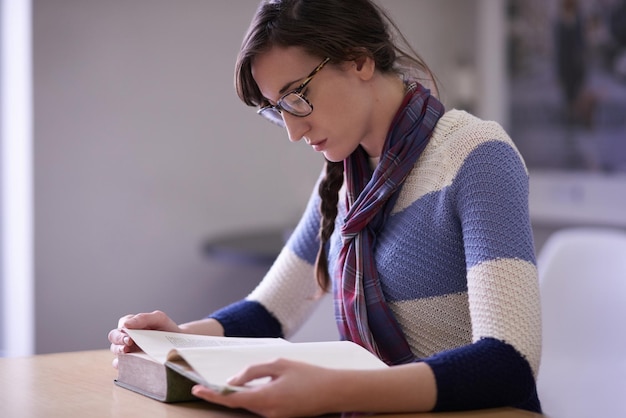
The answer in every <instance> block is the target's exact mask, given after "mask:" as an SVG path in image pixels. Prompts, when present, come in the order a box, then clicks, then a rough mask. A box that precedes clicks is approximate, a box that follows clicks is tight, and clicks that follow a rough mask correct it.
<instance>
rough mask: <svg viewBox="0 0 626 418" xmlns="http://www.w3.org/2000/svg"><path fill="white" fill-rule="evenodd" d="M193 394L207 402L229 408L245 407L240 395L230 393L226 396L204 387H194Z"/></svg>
mask: <svg viewBox="0 0 626 418" xmlns="http://www.w3.org/2000/svg"><path fill="white" fill-rule="evenodd" d="M191 393H192V394H193V395H194V396H196V397H198V398H200V399H204V400H205V401H208V402H212V403H216V404H219V405H223V406H227V407H229V408H241V407H243V406H242V404H241V402H240V399H239V396H237V395H240V394H239V393H232V392H230V393H227V394H224V393H221V392H218V391H215V390H213V389H210V388H207V387H206V386H202V385H195V386H194V387H192V388H191Z"/></svg>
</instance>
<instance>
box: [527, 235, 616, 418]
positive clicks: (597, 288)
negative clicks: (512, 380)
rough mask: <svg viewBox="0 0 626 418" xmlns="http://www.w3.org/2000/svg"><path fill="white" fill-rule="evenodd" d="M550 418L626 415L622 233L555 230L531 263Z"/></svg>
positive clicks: (543, 394) (543, 395)
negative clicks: (534, 268)
mask: <svg viewBox="0 0 626 418" xmlns="http://www.w3.org/2000/svg"><path fill="white" fill-rule="evenodd" d="M537 267H538V270H539V284H540V290H541V307H542V322H543V352H542V358H541V366H540V368H539V376H538V381H537V389H538V391H539V399H540V400H541V402H542V406H543V409H544V413H545V414H546V415H547V416H549V417H550V418H594V417H602V418H618V417H619V418H624V417H626V232H625V231H621V230H616V229H609V228H570V229H563V230H560V231H557V232H555V233H554V234H553V235H551V236H550V237H549V238H548V240H547V241H546V243H545V245H544V247H543V248H542V249H541V252H540V253H539V256H538V259H537Z"/></svg>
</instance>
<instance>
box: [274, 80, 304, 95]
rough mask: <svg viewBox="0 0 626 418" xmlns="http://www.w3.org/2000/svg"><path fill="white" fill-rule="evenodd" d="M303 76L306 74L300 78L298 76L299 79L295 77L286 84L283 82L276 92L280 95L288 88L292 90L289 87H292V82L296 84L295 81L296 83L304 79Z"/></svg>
mask: <svg viewBox="0 0 626 418" xmlns="http://www.w3.org/2000/svg"><path fill="white" fill-rule="evenodd" d="M305 78H306V76H304V77H302V78H299V79H297V80H294V81H290V82H288V83H287V84H285V85H284V86H283V87H282V88H281V89H280V90H278V94H280V95H281V96H282V95H283V94H285V93H287V92H288V91H289V90H292V89H291V87H292V86H293V85H294V84H296V83H298V82H300V81H302V80H304V79H305Z"/></svg>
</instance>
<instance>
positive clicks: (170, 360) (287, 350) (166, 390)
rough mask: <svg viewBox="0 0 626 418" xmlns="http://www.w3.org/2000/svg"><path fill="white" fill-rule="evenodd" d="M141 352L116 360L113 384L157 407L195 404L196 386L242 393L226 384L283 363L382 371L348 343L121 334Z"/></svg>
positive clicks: (371, 357) (381, 365) (369, 355)
mask: <svg viewBox="0 0 626 418" xmlns="http://www.w3.org/2000/svg"><path fill="white" fill-rule="evenodd" d="M126 332H127V333H128V335H129V336H130V337H131V338H132V339H133V340H134V341H135V343H136V344H137V346H139V348H141V349H142V350H143V352H137V353H130V354H120V355H118V377H117V379H116V380H115V383H116V384H117V385H119V386H122V387H124V388H126V389H130V390H133V391H135V392H138V393H141V394H143V395H146V396H149V397H151V398H154V399H157V400H160V401H162V402H179V401H188V400H192V399H195V398H194V397H193V395H191V387H192V386H193V385H194V384H196V383H199V384H202V385H204V386H207V387H210V388H213V389H215V390H219V391H222V392H229V391H239V390H247V389H249V387H250V386H252V385H258V384H264V383H267V379H257V380H255V381H253V382H250V383H249V384H248V385H247V386H231V385H228V383H227V381H228V379H229V378H230V377H232V376H234V375H235V374H237V373H239V372H240V371H242V370H243V369H244V368H245V367H247V366H250V365H253V364H257V363H262V362H267V361H271V360H274V359H277V358H286V359H291V360H296V361H302V362H306V363H309V364H314V365H318V366H322V367H327V368H334V369H380V368H385V367H388V366H387V365H386V364H385V363H384V362H383V361H382V360H380V359H379V358H378V357H376V356H375V355H374V354H372V353H370V352H369V351H367V350H366V349H364V348H363V347H361V346H359V345H357V344H355V343H352V342H349V341H326V342H310V343H290V342H288V341H287V340H284V339H281V338H237V337H209V336H205V335H192V334H179V333H172V332H163V331H152V330H126Z"/></svg>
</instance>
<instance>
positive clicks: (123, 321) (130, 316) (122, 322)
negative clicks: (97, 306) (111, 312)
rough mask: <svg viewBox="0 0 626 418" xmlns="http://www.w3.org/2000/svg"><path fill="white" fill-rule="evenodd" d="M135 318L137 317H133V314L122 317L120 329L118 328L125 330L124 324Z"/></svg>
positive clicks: (119, 322)
mask: <svg viewBox="0 0 626 418" xmlns="http://www.w3.org/2000/svg"><path fill="white" fill-rule="evenodd" d="M133 316H135V315H133V314H129V315H124V316H123V317H121V318H120V319H119V320H118V321H117V327H118V328H124V323H125V322H126V321H127V320H128V319H130V318H132V317H133Z"/></svg>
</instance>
